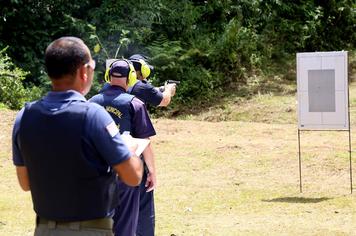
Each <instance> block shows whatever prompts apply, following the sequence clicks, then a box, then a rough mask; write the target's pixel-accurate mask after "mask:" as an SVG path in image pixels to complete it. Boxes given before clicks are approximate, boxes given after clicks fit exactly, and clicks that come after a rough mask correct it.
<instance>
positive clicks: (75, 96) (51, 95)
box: [43, 90, 86, 102]
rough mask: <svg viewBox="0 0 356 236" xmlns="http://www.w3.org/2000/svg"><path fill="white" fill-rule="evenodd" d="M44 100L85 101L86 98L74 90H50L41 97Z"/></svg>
mask: <svg viewBox="0 0 356 236" xmlns="http://www.w3.org/2000/svg"><path fill="white" fill-rule="evenodd" d="M43 99H44V100H45V101H49V102H50V101H86V98H85V97H84V96H83V95H82V94H81V93H79V92H77V91H75V90H66V91H59V92H58V91H50V92H48V93H47V95H46V96H45V97H44V98H43Z"/></svg>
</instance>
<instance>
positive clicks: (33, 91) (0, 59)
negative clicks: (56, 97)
mask: <svg viewBox="0 0 356 236" xmlns="http://www.w3.org/2000/svg"><path fill="white" fill-rule="evenodd" d="M6 49H7V48H5V49H3V50H1V51H0V103H2V104H5V105H6V106H7V107H9V108H10V109H20V108H21V107H22V106H23V104H24V103H25V101H31V100H35V99H37V98H38V97H39V96H40V95H41V94H42V90H41V89H40V88H38V87H35V86H33V87H30V88H25V87H24V86H23V84H22V82H23V80H24V79H25V77H26V75H27V74H28V72H26V71H24V70H22V69H21V68H18V67H16V66H15V65H14V64H13V62H12V60H11V58H10V57H9V56H8V55H7V54H6V53H5V51H6Z"/></svg>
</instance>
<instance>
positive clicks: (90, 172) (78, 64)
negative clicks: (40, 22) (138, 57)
mask: <svg viewBox="0 0 356 236" xmlns="http://www.w3.org/2000/svg"><path fill="white" fill-rule="evenodd" d="M45 66H46V69H47V73H48V76H49V78H50V80H51V83H52V91H50V92H49V93H48V94H47V95H46V96H45V97H43V98H42V99H40V100H38V101H35V102H31V103H27V104H26V105H25V107H24V108H23V109H22V110H21V111H20V112H19V113H18V115H17V117H16V120H15V124H14V128H13V136H12V138H13V140H12V145H13V162H14V165H15V166H16V172H17V177H18V181H19V184H20V186H21V188H22V189H23V190H24V191H31V195H32V202H33V207H34V211H35V212H36V214H37V217H36V228H35V235H36V236H37V235H38V236H41V235H52V236H63V235H73V236H84V235H91V236H96V235H97V236H100V235H102V236H104V235H105V236H107V235H112V224H113V222H112V215H113V213H114V209H115V207H116V206H117V204H118V185H117V176H116V174H117V175H118V176H119V178H120V179H121V181H123V182H124V183H126V184H128V185H130V186H136V185H138V184H140V181H141V178H142V172H143V166H142V162H141V160H140V159H139V158H138V157H136V156H134V155H133V154H132V153H131V152H130V150H129V149H128V148H127V146H126V145H125V143H124V142H123V140H122V139H121V137H120V134H119V131H118V129H117V127H116V125H115V123H114V121H113V119H112V118H111V117H110V115H109V114H108V113H107V112H106V111H105V110H104V109H103V108H102V107H100V106H98V105H96V104H93V103H89V102H87V101H86V99H85V98H84V96H83V95H85V94H87V92H88V91H89V90H90V87H91V83H92V80H93V74H94V69H95V61H94V60H93V59H92V57H91V54H90V51H89V49H88V47H87V46H86V45H85V44H84V42H83V41H82V40H81V39H79V38H76V37H62V38H59V39H57V40H55V41H53V42H52V43H51V44H50V45H49V46H48V47H47V49H46V53H45Z"/></svg>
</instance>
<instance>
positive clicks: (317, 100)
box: [308, 70, 335, 112]
mask: <svg viewBox="0 0 356 236" xmlns="http://www.w3.org/2000/svg"><path fill="white" fill-rule="evenodd" d="M308 97H309V112H335V70H308Z"/></svg>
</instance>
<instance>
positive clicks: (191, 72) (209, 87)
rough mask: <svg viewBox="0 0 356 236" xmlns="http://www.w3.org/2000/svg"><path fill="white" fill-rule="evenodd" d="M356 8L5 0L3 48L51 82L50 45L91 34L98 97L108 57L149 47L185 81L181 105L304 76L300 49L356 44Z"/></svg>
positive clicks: (168, 71) (164, 73) (311, 2)
mask: <svg viewBox="0 0 356 236" xmlns="http://www.w3.org/2000/svg"><path fill="white" fill-rule="evenodd" d="M355 8H356V4H355V2H354V1H353V0H338V1H336V0H328V1H321V0H297V1H280V0H268V1H261V0H239V1H232V0H222V1H221V0H209V1H204V0H199V1H172V0H157V1H137V0H127V1H115V0H102V1H89V0H85V1H72V2H68V1H63V0H59V1H54V0H41V1H34V0H30V1H24V0H17V1H9V0H7V1H6V0H5V1H3V3H2V8H1V9H0V32H1V37H0V48H4V47H5V46H7V45H9V46H10V47H9V49H8V54H9V55H10V56H11V58H13V59H14V62H15V64H16V65H17V66H20V67H21V68H24V70H25V71H30V74H28V75H26V79H25V80H22V82H23V83H25V84H36V85H40V86H41V87H42V86H48V80H47V78H46V73H45V72H44V68H43V53H44V50H45V48H46V46H47V45H48V43H49V42H51V41H52V40H53V39H55V38H58V37H60V36H63V35H74V36H78V37H81V38H82V39H83V40H84V41H85V42H86V43H87V44H88V46H89V48H90V49H91V50H92V51H93V56H94V59H95V60H96V61H97V71H96V74H95V77H96V82H95V83H94V89H93V90H92V92H91V93H90V94H89V95H91V94H94V93H95V92H97V91H99V89H100V86H101V83H102V82H103V77H104V71H105V60H106V59H107V58H109V57H110V58H112V57H116V58H119V57H129V56H130V55H132V54H135V53H141V54H145V55H147V56H149V57H150V58H151V60H150V62H151V64H152V65H154V66H155V77H154V78H153V80H152V82H153V83H154V84H155V85H157V86H158V85H162V84H163V83H164V81H165V80H167V79H174V80H180V81H181V84H180V86H179V88H178V93H177V96H176V97H175V99H174V102H175V103H176V104H173V105H174V106H176V105H179V104H183V105H186V104H187V103H190V102H193V101H198V102H201V101H209V99H211V98H214V96H215V94H217V93H221V92H222V91H224V90H229V89H230V88H234V89H235V90H236V92H237V93H238V94H242V95H244V96H245V95H248V94H251V93H253V92H255V91H265V90H266V87H263V86H265V84H268V85H269V86H268V88H269V87H273V88H277V87H278V86H273V83H275V84H277V85H279V84H281V83H290V81H295V75H293V74H294V68H295V54H296V53H297V52H303V51H325V50H330V51H333V50H350V51H352V50H355V46H356V45H355V44H356V31H355V30H354V29H355V26H356V11H355ZM275 78H279V79H278V80H276V79H275ZM258 86H261V88H258ZM262 87H263V88H262Z"/></svg>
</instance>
